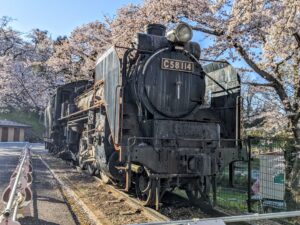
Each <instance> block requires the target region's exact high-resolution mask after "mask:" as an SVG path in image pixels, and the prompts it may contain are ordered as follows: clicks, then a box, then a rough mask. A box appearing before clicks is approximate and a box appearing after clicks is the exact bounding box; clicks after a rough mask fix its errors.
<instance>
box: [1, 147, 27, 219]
mask: <svg viewBox="0 0 300 225" xmlns="http://www.w3.org/2000/svg"><path fill="white" fill-rule="evenodd" d="M30 156H31V153H30V147H29V145H28V144H26V146H25V147H24V148H23V151H22V152H21V155H20V160H19V164H18V166H17V167H16V169H15V171H14V172H13V174H12V175H11V177H10V182H9V185H8V187H7V188H6V189H5V190H4V192H3V195H2V201H3V202H4V203H5V204H6V207H5V210H4V211H3V212H2V215H1V216H0V225H20V223H19V222H18V221H17V214H18V212H19V211H20V209H22V214H23V215H24V216H30V215H31V212H30V207H29V203H30V202H31V200H32V192H31V188H30V186H31V183H32V165H31V161H30Z"/></svg>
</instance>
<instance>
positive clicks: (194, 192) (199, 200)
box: [185, 178, 211, 205]
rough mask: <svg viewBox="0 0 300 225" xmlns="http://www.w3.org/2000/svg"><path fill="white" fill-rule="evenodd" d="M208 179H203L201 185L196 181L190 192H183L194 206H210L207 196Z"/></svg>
mask: <svg viewBox="0 0 300 225" xmlns="http://www.w3.org/2000/svg"><path fill="white" fill-rule="evenodd" d="M207 182H209V181H208V178H204V182H203V183H201V182H200V181H197V182H196V183H195V184H194V185H193V187H192V189H190V190H185V192H186V195H187V196H188V199H189V201H190V202H191V203H192V204H195V205H203V204H207V205H211V203H210V199H209V196H208V190H209V188H208V183H207Z"/></svg>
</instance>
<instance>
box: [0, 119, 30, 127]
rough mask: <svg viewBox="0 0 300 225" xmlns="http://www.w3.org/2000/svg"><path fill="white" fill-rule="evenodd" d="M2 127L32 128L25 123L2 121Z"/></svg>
mask: <svg viewBox="0 0 300 225" xmlns="http://www.w3.org/2000/svg"><path fill="white" fill-rule="evenodd" d="M0 127H24V128H29V127H31V126H29V125H27V124H23V123H18V122H15V121H11V120H0Z"/></svg>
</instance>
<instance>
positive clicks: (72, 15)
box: [0, 0, 142, 38]
mask: <svg viewBox="0 0 300 225" xmlns="http://www.w3.org/2000/svg"><path fill="white" fill-rule="evenodd" d="M141 1H142V0H86V1H84V0H48V1H46V0H0V17H2V16H8V17H11V18H12V19H14V21H13V23H12V24H11V26H12V27H13V28H14V29H16V30H19V31H21V32H23V33H25V34H26V33H28V32H30V31H31V30H32V29H34V28H39V29H41V30H48V31H49V33H50V34H51V36H52V37H53V38H56V37H57V36H59V35H68V34H70V32H71V31H72V30H73V29H74V28H75V27H77V26H80V25H82V24H85V23H88V22H91V21H95V20H100V21H101V20H103V17H104V15H106V16H114V15H115V13H116V10H117V9H118V8H120V7H122V6H124V5H127V4H129V3H134V4H138V3H140V2H141Z"/></svg>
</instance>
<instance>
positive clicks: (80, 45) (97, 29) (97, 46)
mask: <svg viewBox="0 0 300 225" xmlns="http://www.w3.org/2000/svg"><path fill="white" fill-rule="evenodd" d="M110 44H111V32H110V30H109V29H108V28H107V27H106V25H105V24H103V23H100V22H98V21H95V22H91V23H88V24H85V25H82V26H80V27H77V28H75V29H74V31H73V32H72V33H71V35H70V37H59V38H57V40H56V41H55V42H54V53H53V55H52V56H51V58H50V59H49V60H48V65H49V66H51V67H52V68H53V69H54V70H55V71H56V73H61V74H64V76H65V78H66V79H67V80H69V81H72V80H78V79H89V78H92V77H93V74H94V69H95V63H96V60H97V57H98V55H99V54H101V53H103V52H104V51H105V50H106V49H107V48H108V47H109V46H110Z"/></svg>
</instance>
